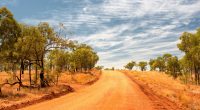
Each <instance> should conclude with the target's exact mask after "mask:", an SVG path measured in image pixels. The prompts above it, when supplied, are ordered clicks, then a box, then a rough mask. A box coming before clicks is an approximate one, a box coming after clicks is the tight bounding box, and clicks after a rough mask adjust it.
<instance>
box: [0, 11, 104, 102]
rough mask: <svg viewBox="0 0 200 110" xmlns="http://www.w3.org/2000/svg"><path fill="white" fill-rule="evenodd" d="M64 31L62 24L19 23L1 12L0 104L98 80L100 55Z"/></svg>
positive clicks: (6, 12)
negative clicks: (33, 94)
mask: <svg viewBox="0 0 200 110" xmlns="http://www.w3.org/2000/svg"><path fill="white" fill-rule="evenodd" d="M64 31H65V27H64V25H63V24H62V23H60V24H59V25H58V26H56V28H53V27H52V26H51V25H50V24H48V23H47V22H41V23H39V24H38V25H28V24H24V23H19V22H17V21H16V20H15V18H14V15H13V14H12V13H11V12H10V11H9V10H8V9H7V8H6V7H2V8H0V59H1V60H0V71H1V72H0V98H1V99H5V100H1V101H10V100H9V98H11V99H14V100H21V99H20V97H21V98H22V97H24V96H27V95H28V94H29V93H35V95H36V94H37V95H39V96H42V95H41V94H43V95H45V94H46V93H51V92H53V91H54V90H58V91H60V92H62V91H63V90H64V89H67V91H68V92H70V91H72V89H73V88H71V87H70V86H68V84H72V83H73V84H74V83H75V84H90V83H92V82H94V81H95V80H97V79H98V78H99V76H100V71H99V70H100V69H102V67H98V68H97V69H99V70H97V69H94V67H95V65H96V63H97V61H98V60H99V57H98V55H97V53H96V52H95V51H94V50H93V48H92V47H90V46H89V45H87V44H80V43H78V42H77V41H72V40H69V39H68V38H67V36H66V32H64ZM69 35H70V32H69ZM68 78H70V79H68ZM59 83H60V84H64V85H60V84H59ZM49 91H51V92H49ZM58 91H57V92H58ZM38 93H41V94H38ZM30 96H31V95H30V94H29V97H30ZM12 97H13V98H12ZM18 98H19V99H18ZM7 99H8V100H7ZM24 99H26V98H25V97H24ZM2 103H4V102H1V104H2ZM7 103H8V102H7ZM7 105H8V104H7Z"/></svg>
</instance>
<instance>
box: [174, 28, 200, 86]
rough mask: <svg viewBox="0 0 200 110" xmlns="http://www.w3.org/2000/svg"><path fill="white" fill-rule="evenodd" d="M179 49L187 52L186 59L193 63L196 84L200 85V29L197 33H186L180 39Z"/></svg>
mask: <svg viewBox="0 0 200 110" xmlns="http://www.w3.org/2000/svg"><path fill="white" fill-rule="evenodd" d="M180 40H181V42H180V43H179V44H178V45H177V46H178V48H179V49H180V50H181V51H183V52H185V59H186V60H187V61H188V62H191V65H192V66H191V68H190V69H191V71H194V76H195V82H196V84H199V83H200V75H199V74H200V60H199V59H200V29H197V32H196V33H194V34H193V33H188V32H184V33H183V34H182V35H181V37H180Z"/></svg>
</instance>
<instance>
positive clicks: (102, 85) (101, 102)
mask: <svg viewBox="0 0 200 110" xmlns="http://www.w3.org/2000/svg"><path fill="white" fill-rule="evenodd" d="M23 110H153V104H152V102H151V101H150V99H149V98H148V97H147V96H146V95H145V94H144V93H143V92H142V91H141V89H140V88H139V86H138V85H137V84H135V83H134V82H133V81H131V80H130V79H129V78H128V77H127V76H125V75H124V74H123V73H121V72H117V71H103V73H102V76H101V78H100V79H99V81H97V82H96V83H95V84H93V85H91V86H89V87H87V88H84V89H81V90H78V91H76V92H74V93H70V94H67V95H65V96H62V97H59V98H56V99H53V100H49V101H45V102H42V103H38V104H36V105H31V106H28V107H26V108H23Z"/></svg>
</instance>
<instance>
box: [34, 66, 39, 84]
mask: <svg viewBox="0 0 200 110" xmlns="http://www.w3.org/2000/svg"><path fill="white" fill-rule="evenodd" d="M37 75H38V69H37V64H36V66H35V84H37V78H38V76H37Z"/></svg>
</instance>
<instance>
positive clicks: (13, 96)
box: [0, 70, 100, 109]
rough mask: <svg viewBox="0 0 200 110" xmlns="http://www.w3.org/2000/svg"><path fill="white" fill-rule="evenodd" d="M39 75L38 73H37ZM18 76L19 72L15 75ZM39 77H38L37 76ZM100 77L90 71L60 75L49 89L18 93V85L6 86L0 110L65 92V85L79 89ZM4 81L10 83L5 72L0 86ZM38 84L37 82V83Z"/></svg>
mask: <svg viewBox="0 0 200 110" xmlns="http://www.w3.org/2000/svg"><path fill="white" fill-rule="evenodd" d="M38 73H39V72H38ZM17 74H19V72H18V73H17ZM34 75H35V73H34V71H33V72H32V79H33V80H34ZM38 76H39V75H38ZM99 77H100V71H97V70H92V71H91V72H90V73H88V74H85V73H74V74H71V73H68V72H65V73H61V76H60V77H59V83H58V85H52V86H51V87H47V88H40V89H38V88H35V89H31V90H30V89H29V88H21V90H20V91H18V86H19V85H14V86H10V85H6V86H4V87H2V93H3V95H1V96H0V109H1V108H2V107H7V106H11V105H16V104H20V103H23V102H29V101H31V100H37V99H40V98H42V97H43V96H45V95H48V94H52V93H60V92H63V91H66V92H68V91H67V88H66V85H70V86H71V87H72V88H75V90H76V89H80V88H82V87H85V84H88V83H89V82H91V81H95V80H97V79H98V78H99ZM38 79H39V78H38ZM6 80H9V81H12V75H11V74H9V73H6V72H0V84H1V83H4V82H5V81H6ZM22 81H23V84H25V85H29V76H28V71H25V73H24V75H23V76H22ZM38 83H39V82H38Z"/></svg>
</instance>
